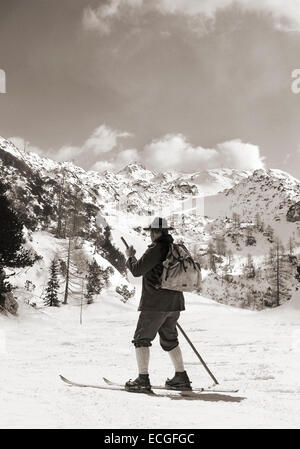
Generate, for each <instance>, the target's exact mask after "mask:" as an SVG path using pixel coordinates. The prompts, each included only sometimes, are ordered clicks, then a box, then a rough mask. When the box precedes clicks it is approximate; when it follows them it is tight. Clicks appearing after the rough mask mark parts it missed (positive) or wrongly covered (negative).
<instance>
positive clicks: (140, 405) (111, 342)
mask: <svg viewBox="0 0 300 449" xmlns="http://www.w3.org/2000/svg"><path fill="white" fill-rule="evenodd" d="M112 295H113V293H110V294H106V295H103V296H102V298H101V301H99V302H97V303H95V304H91V305H90V306H84V309H83V320H82V325H80V310H79V308H78V307H76V306H75V305H73V306H72V305H69V306H66V307H64V308H59V309H55V308H48V309H46V310H44V311H37V310H35V309H32V308H29V307H28V306H23V308H22V310H21V311H20V318H10V319H9V320H8V319H4V318H3V317H1V316H0V327H1V330H2V336H3V341H2V345H1V347H2V353H1V359H0V383H1V395H0V427H1V428H111V429H114V428H125V429H130V428H131V429H132V428H172V429H176V428H177V429H178V428H180V429H182V428H183V429H184V428H196V429H203V428H244V429H245V428H299V425H300V421H299V416H300V383H299V378H298V376H297V373H298V372H299V369H300V366H299V360H300V357H299V355H300V353H299V351H300V334H299V327H300V321H299V316H300V315H299V313H295V312H296V310H295V309H294V306H295V305H296V304H299V302H300V298H299V296H298V297H297V298H294V300H293V301H291V303H290V304H286V306H282V309H283V312H284V313H280V312H281V311H280V310H279V309H273V310H268V311H264V312H249V311H246V310H240V309H236V308H231V307H228V306H223V305H220V304H217V303H215V302H213V301H210V300H208V299H205V298H202V297H199V296H196V295H192V294H189V295H186V299H187V307H186V309H187V310H186V311H185V312H183V313H182V315H181V318H180V322H181V325H182V326H183V328H184V329H185V331H186V332H187V333H188V335H189V336H190V338H191V339H192V341H193V343H194V344H195V345H196V347H197V349H198V350H199V352H200V353H201V355H202V357H203V358H204V360H205V361H206V362H207V364H208V366H209V367H210V369H211V370H212V372H213V373H214V375H215V376H216V378H217V379H218V381H219V382H220V385H221V386H223V387H235V388H239V392H238V393H237V394H216V393H212V392H211V393H200V394H195V395H194V397H193V398H184V397H181V396H180V395H179V394H178V393H176V392H175V393H174V394H173V395H171V397H169V398H166V397H159V396H158V397H149V396H145V395H140V394H134V393H122V392H115V391H107V390H105V391H103V390H93V389H89V388H85V389H81V388H76V387H68V386H67V385H66V384H64V383H62V382H61V380H60V379H59V374H63V375H65V376H66V377H69V378H71V379H73V380H75V381H79V382H80V381H83V382H90V383H101V382H102V380H101V379H102V377H103V376H105V377H109V378H110V379H112V380H116V381H120V382H123V381H125V380H127V379H129V378H134V377H135V376H136V365H135V356H134V347H133V346H132V344H131V340H132V334H133V332H134V328H135V323H136V319H137V313H136V311H135V308H136V304H122V303H120V302H119V301H116V298H114V297H113V296H112ZM297 310H298V309H297ZM180 344H181V347H182V351H183V357H184V362H185V366H186V369H187V372H188V374H189V376H190V378H191V380H192V382H193V385H194V386H207V385H211V379H210V378H209V377H208V375H207V373H206V371H205V370H204V369H203V367H202V366H201V365H200V364H199V362H198V359H197V358H196V356H195V354H194V353H193V352H192V350H191V348H190V347H189V346H188V344H187V343H186V341H185V340H184V339H183V338H182V337H181V336H180ZM172 375H173V368H172V365H171V362H170V360H169V357H168V354H166V353H164V352H163V351H162V350H161V348H160V346H159V341H158V339H156V340H155V342H154V344H153V346H152V348H151V359H150V376H151V381H152V382H153V384H161V383H163V382H164V381H165V379H166V377H170V376H172Z"/></svg>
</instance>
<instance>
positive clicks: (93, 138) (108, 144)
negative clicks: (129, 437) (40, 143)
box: [10, 124, 134, 166]
mask: <svg viewBox="0 0 300 449" xmlns="http://www.w3.org/2000/svg"><path fill="white" fill-rule="evenodd" d="M131 136H132V134H131V133H128V132H125V131H118V130H114V129H112V128H110V127H109V126H106V125H105V124H102V125H101V126H99V127H97V128H96V129H95V130H94V131H93V132H92V134H91V135H90V136H89V137H88V138H87V139H86V140H85V142H84V143H83V145H81V146H76V145H63V146H62V147H60V148H59V149H58V150H54V149H47V150H43V149H41V148H39V147H37V146H33V145H31V144H30V143H29V142H25V140H24V139H23V138H22V137H10V140H11V141H12V142H13V143H14V144H15V145H16V147H17V148H19V149H20V150H22V151H23V150H24V148H25V146H26V151H28V152H30V151H31V152H33V153H37V154H39V155H41V156H44V157H45V156H46V157H49V158H51V159H54V160H56V161H58V162H65V161H71V160H73V161H74V163H76V164H77V165H84V166H92V165H93V164H94V163H95V159H96V158H100V159H101V158H102V159H104V158H105V159H106V160H107V159H109V158H112V157H113V155H112V154H114V153H113V152H114V151H116V154H117V155H118V156H117V160H119V161H120V163H121V161H122V160H124V163H126V162H127V160H128V157H131V156H132V157H133V156H134V154H133V153H132V151H133V150H125V151H124V154H123V153H122V152H120V153H118V152H117V151H118V148H119V139H120V138H127V137H131ZM107 153H111V154H110V155H109V156H108V157H107V156H106V155H107ZM121 154H122V156H121ZM104 162H105V161H103V164H104ZM99 166H100V165H99Z"/></svg>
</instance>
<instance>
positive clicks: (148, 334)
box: [125, 217, 191, 391]
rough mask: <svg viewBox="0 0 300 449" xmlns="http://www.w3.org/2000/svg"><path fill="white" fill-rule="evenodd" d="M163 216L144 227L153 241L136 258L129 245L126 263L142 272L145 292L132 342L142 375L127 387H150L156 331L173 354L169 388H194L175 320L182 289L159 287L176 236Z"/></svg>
mask: <svg viewBox="0 0 300 449" xmlns="http://www.w3.org/2000/svg"><path fill="white" fill-rule="evenodd" d="M172 229H173V228H171V227H169V226H168V223H167V220H165V219H164V218H158V217H157V218H155V219H154V220H153V222H152V223H151V225H150V226H149V227H148V228H144V230H147V231H150V236H151V240H152V244H151V245H149V246H148V249H147V251H146V252H145V253H144V255H143V256H142V257H141V259H139V260H137V259H136V258H135V252H136V251H135V249H134V248H133V246H129V248H127V249H126V255H127V256H128V260H127V262H126V265H127V267H128V268H129V270H130V271H131V273H132V274H133V276H135V277H138V276H143V287H142V295H141V300H140V304H139V308H138V310H139V311H140V315H139V319H138V323H137V327H136V331H135V334H134V338H133V340H132V343H133V344H134V346H135V352H136V360H137V365H138V371H139V376H138V377H137V378H136V379H135V380H133V381H132V380H129V381H128V382H126V384H125V388H126V390H128V391H144V390H148V391H150V390H151V383H150V379H149V371H148V366H149V357H150V350H149V347H150V346H151V342H152V341H153V340H154V339H155V337H156V335H157V333H158V334H159V337H160V345H161V347H162V349H163V350H164V351H167V352H168V353H169V354H170V357H171V360H172V362H173V365H174V369H175V375H174V377H173V378H172V379H167V380H166V388H170V389H178V390H191V382H190V380H189V377H188V375H187V373H186V371H185V369H184V364H183V359H182V353H181V349H180V347H179V342H178V332H177V328H176V323H177V321H178V319H179V316H180V312H181V311H182V310H185V306H184V296H183V293H182V292H179V291H174V290H166V289H162V288H160V278H161V275H162V271H163V264H162V262H163V261H164V260H165V259H166V256H167V254H168V251H169V245H170V243H172V242H173V237H172V236H171V235H170V234H169V231H170V230H172Z"/></svg>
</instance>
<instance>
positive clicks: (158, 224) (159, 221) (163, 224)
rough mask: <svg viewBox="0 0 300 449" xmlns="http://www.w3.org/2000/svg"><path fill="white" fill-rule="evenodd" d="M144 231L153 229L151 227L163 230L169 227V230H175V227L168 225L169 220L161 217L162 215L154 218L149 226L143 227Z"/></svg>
mask: <svg viewBox="0 0 300 449" xmlns="http://www.w3.org/2000/svg"><path fill="white" fill-rule="evenodd" d="M143 229H144V231H151V229H155V230H158V231H160V230H163V229H167V230H168V231H172V230H174V228H172V227H171V226H169V225H168V222H167V220H166V219H165V218H161V217H155V218H154V220H153V221H152V223H151V224H150V225H149V226H148V227H147V228H143Z"/></svg>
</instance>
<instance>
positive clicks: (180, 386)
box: [165, 371, 192, 391]
mask: <svg viewBox="0 0 300 449" xmlns="http://www.w3.org/2000/svg"><path fill="white" fill-rule="evenodd" d="M165 386H166V389H168V390H181V391H187V390H188V391H190V390H191V389H192V387H191V381H190V379H189V376H188V375H187V373H186V371H183V372H181V373H180V372H178V371H176V373H175V376H174V377H173V378H172V379H167V380H166V384H165Z"/></svg>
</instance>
